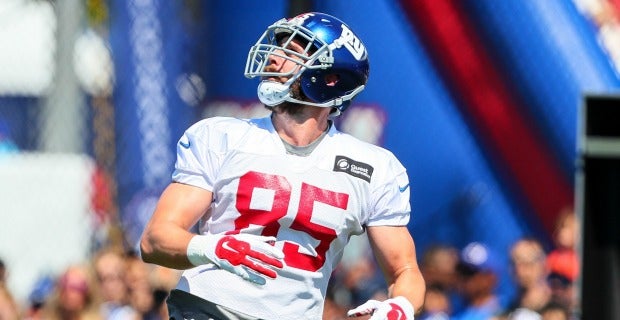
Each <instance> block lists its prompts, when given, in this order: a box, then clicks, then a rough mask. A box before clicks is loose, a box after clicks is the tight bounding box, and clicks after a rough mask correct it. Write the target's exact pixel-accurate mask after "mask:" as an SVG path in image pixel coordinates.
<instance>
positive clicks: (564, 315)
mask: <svg viewBox="0 0 620 320" xmlns="http://www.w3.org/2000/svg"><path fill="white" fill-rule="evenodd" d="M540 314H541V319H542V320H569V319H570V312H569V310H568V309H567V308H566V307H565V306H563V305H561V304H558V303H555V302H551V303H549V304H547V305H546V306H545V307H544V308H543V309H542V310H541V311H540Z"/></svg>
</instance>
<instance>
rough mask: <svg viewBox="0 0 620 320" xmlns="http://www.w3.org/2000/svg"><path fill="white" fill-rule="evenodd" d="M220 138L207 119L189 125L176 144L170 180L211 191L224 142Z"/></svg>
mask: <svg viewBox="0 0 620 320" xmlns="http://www.w3.org/2000/svg"><path fill="white" fill-rule="evenodd" d="M223 140H224V138H223V137H219V136H218V135H217V134H215V133H214V132H213V130H211V128H210V125H209V122H208V121H207V120H203V121H200V122H198V123H196V124H194V125H193V126H191V127H190V128H189V129H187V131H185V133H184V134H183V136H181V138H180V139H179V141H178V143H177V160H176V163H175V168H174V172H173V173H172V180H173V181H175V182H180V183H184V184H189V185H193V186H196V187H200V188H203V189H206V190H209V191H213V183H214V182H215V178H216V177H217V172H218V169H219V167H220V163H221V159H222V155H223V151H222V145H225V143H224V141H223Z"/></svg>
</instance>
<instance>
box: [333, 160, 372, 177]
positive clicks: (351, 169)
mask: <svg viewBox="0 0 620 320" xmlns="http://www.w3.org/2000/svg"><path fill="white" fill-rule="evenodd" d="M373 170H374V168H373V167H372V166H371V165H369V164H367V163H363V162H359V161H355V160H353V159H351V158H347V157H345V156H336V160H335V161H334V171H337V172H345V173H347V174H350V175H352V176H354V177H356V178H360V179H362V180H365V181H367V182H370V178H371V177H372V171H373Z"/></svg>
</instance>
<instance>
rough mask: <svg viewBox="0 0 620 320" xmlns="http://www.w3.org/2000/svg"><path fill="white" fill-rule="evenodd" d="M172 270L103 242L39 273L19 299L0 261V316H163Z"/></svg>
mask: <svg viewBox="0 0 620 320" xmlns="http://www.w3.org/2000/svg"><path fill="white" fill-rule="evenodd" d="M178 276H179V274H178V271H177V270H173V269H168V268H163V267H159V266H156V265H151V264H147V263H144V262H143V261H142V260H141V259H140V258H139V257H138V256H137V255H135V254H133V253H131V252H127V251H126V250H123V248H120V247H118V246H109V247H105V248H103V249H100V250H98V251H97V252H95V254H94V255H93V257H92V259H89V260H87V261H84V262H83V263H78V264H73V265H69V266H67V267H66V268H65V269H64V270H63V271H62V272H60V273H59V274H57V275H50V276H46V277H43V278H41V279H40V280H39V281H37V282H36V284H35V285H34V287H33V288H32V290H31V293H30V295H29V296H28V299H27V301H24V302H21V303H20V301H17V299H15V297H14V296H13V295H12V294H11V292H10V290H9V288H8V285H7V282H6V281H7V279H6V278H7V276H6V267H5V266H4V264H0V319H2V320H17V319H28V320H36V319H45V320H78V319H80V320H91V319H92V320H97V319H101V320H103V319H105V320H107V319H110V320H112V319H118V320H125V319H127V320H138V319H140V320H142V319H144V320H146V319H148V320H160V319H168V314H167V310H166V305H165V303H164V301H165V299H166V297H167V295H168V292H169V291H170V290H171V289H172V288H173V286H174V285H175V284H176V281H177V279H178Z"/></svg>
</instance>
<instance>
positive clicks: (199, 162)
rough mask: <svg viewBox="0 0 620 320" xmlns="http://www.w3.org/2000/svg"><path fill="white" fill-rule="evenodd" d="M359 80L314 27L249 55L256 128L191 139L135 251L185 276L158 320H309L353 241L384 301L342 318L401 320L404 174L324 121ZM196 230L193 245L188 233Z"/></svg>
mask: <svg viewBox="0 0 620 320" xmlns="http://www.w3.org/2000/svg"><path fill="white" fill-rule="evenodd" d="M368 72H369V63H368V53H367V51H366V48H365V46H364V44H363V43H362V41H361V40H360V39H359V38H358V37H357V35H356V34H355V33H354V32H353V31H352V30H351V29H350V28H349V27H348V26H347V25H346V24H345V23H344V22H342V21H341V20H339V19H338V18H335V17H333V16H331V15H327V14H323V13H316V12H315V13H306V14H302V15H299V16H296V17H294V18H291V19H282V20H279V21H277V22H275V23H274V24H273V25H271V26H269V27H268V28H267V30H266V31H265V32H264V33H263V35H262V36H261V37H260V38H259V40H258V41H257V42H256V44H255V45H254V46H252V47H251V48H250V51H249V54H248V59H247V63H246V67H245V76H246V77H248V78H258V79H260V83H259V84H258V98H259V99H260V101H261V102H262V103H263V104H264V105H265V106H266V107H267V108H268V109H270V110H271V114H270V116H268V117H265V118H257V119H235V118H228V117H214V118H208V119H204V120H201V121H199V122H197V123H196V124H194V125H193V126H191V127H190V128H189V129H188V130H187V131H186V132H185V133H184V134H183V136H182V137H181V138H180V140H179V143H178V146H177V161H176V165H175V170H174V173H173V175H172V180H173V182H172V183H171V184H170V185H169V186H168V187H167V188H166V190H165V191H164V192H163V194H162V195H161V198H160V200H159V202H158V205H157V207H156V209H155V212H154V214H153V216H152V218H151V220H150V221H149V223H148V225H147V227H146V229H145V231H144V235H143V237H142V240H141V253H142V257H143V259H144V261H146V262H149V263H155V264H159V265H162V266H166V267H170V268H176V269H186V270H185V271H184V273H183V275H182V277H181V279H180V281H179V283H178V285H177V287H176V289H175V290H173V291H172V292H171V294H170V297H169V299H168V301H167V303H168V309H169V313H170V318H171V319H313V320H316V319H321V318H322V312H323V304H324V301H325V295H326V290H327V284H328V281H329V278H330V275H331V274H332V271H333V270H334V267H335V266H336V265H337V264H338V262H339V261H340V258H341V256H342V253H343V249H344V247H345V246H346V245H347V242H348V240H349V238H350V237H351V236H354V235H359V234H362V233H364V232H366V233H367V235H368V239H369V241H370V245H371V248H372V249H373V253H374V255H375V257H376V258H377V261H378V263H379V265H380V267H381V268H382V271H383V273H384V275H385V279H386V281H387V284H388V289H389V290H388V291H389V292H388V294H389V298H388V299H387V300H385V301H375V300H371V301H368V302H367V303H365V304H363V305H361V306H359V307H357V308H354V309H353V310H350V311H349V312H348V315H349V316H351V317H356V316H363V315H372V317H371V318H370V319H373V320H384V319H413V318H414V314H415V311H417V310H419V309H420V308H421V306H422V303H423V297H424V291H425V285H424V280H423V278H422V275H421V273H420V270H419V268H418V264H417V261H416V253H415V246H414V241H413V239H412V236H411V235H410V233H409V231H408V229H407V227H406V226H407V223H408V222H409V215H410V204H409V190H410V188H409V179H408V177H407V172H406V170H405V168H404V167H403V165H402V164H401V163H400V162H399V161H398V160H397V158H396V157H395V156H394V155H393V154H392V153H391V152H389V151H387V150H386V149H383V148H381V147H378V146H375V145H371V144H368V143H365V142H362V141H360V140H358V139H356V138H354V137H352V136H351V135H348V134H345V133H342V132H340V131H338V129H336V127H335V126H334V123H333V122H332V120H331V119H332V117H335V116H338V115H339V114H341V113H342V112H344V111H345V110H346V108H347V107H348V106H349V105H350V103H351V100H352V99H353V98H354V97H355V96H356V95H357V94H358V93H360V92H361V91H362V90H363V89H364V86H365V85H366V81H367V79H368ZM196 223H198V224H199V234H195V233H191V232H190V231H188V230H190V229H191V228H192V227H193V226H194V225H195V224H196Z"/></svg>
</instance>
